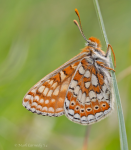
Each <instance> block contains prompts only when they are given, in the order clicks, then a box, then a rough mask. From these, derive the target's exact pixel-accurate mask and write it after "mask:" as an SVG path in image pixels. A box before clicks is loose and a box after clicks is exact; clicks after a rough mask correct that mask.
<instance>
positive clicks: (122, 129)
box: [94, 0, 128, 150]
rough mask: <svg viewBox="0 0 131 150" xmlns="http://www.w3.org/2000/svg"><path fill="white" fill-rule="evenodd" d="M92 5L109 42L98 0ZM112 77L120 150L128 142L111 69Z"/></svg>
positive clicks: (105, 38)
mask: <svg viewBox="0 0 131 150" xmlns="http://www.w3.org/2000/svg"><path fill="white" fill-rule="evenodd" d="M94 5H95V8H96V12H97V15H98V18H99V22H100V26H101V28H102V32H103V35H104V40H105V42H106V45H108V44H109V42H108V38H107V34H106V30H105V26H104V22H103V19H102V15H101V11H100V7H99V3H98V0H94ZM110 67H111V68H113V63H112V59H111V54H110ZM111 75H112V79H113V87H114V94H115V99H116V105H117V113H118V120H119V130H120V144H121V150H128V142H127V135H126V128H125V122H124V116H123V110H122V105H121V99H120V94H119V90H118V85H117V81H116V76H115V73H114V72H113V71H111Z"/></svg>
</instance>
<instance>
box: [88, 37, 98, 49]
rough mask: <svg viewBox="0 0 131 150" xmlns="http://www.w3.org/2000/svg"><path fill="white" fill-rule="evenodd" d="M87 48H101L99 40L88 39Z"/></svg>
mask: <svg viewBox="0 0 131 150" xmlns="http://www.w3.org/2000/svg"><path fill="white" fill-rule="evenodd" d="M86 45H87V46H92V47H94V48H101V44H100V41H99V39H97V38H95V37H90V38H89V40H87V44H86Z"/></svg>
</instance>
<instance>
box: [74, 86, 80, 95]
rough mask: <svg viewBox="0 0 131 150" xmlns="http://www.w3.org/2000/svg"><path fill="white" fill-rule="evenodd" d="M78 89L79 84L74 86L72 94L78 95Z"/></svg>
mask: <svg viewBox="0 0 131 150" xmlns="http://www.w3.org/2000/svg"><path fill="white" fill-rule="evenodd" d="M79 90H80V87H79V86H76V87H75V90H74V94H75V95H76V96H77V95H78V92H79Z"/></svg>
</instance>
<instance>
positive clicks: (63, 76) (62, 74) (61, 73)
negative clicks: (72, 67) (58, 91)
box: [60, 71, 66, 81]
mask: <svg viewBox="0 0 131 150" xmlns="http://www.w3.org/2000/svg"><path fill="white" fill-rule="evenodd" d="M60 77H61V81H63V80H64V79H65V78H66V75H65V74H64V72H63V71H60Z"/></svg>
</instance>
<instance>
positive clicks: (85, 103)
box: [64, 57, 112, 125]
mask: <svg viewBox="0 0 131 150" xmlns="http://www.w3.org/2000/svg"><path fill="white" fill-rule="evenodd" d="M104 71H106V74H105V73H104ZM104 71H102V70H100V69H97V68H96V67H95V66H94V64H93V63H92V60H91V58H90V57H88V58H84V59H83V60H82V61H81V63H80V64H79V66H78V68H77V70H76V72H75V74H74V75H73V78H72V80H71V83H70V85H69V89H68V91H67V96H66V99H65V104H64V109H65V115H66V116H67V117H68V118H69V119H70V120H71V121H74V122H76V123H79V124H83V125H86V124H92V123H95V122H97V121H99V120H101V119H102V118H104V117H105V116H106V115H107V114H108V113H109V112H110V111H111V108H112V105H111V103H112V102H111V86H110V78H109V72H108V71H107V70H104ZM107 74H108V76H107Z"/></svg>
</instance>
